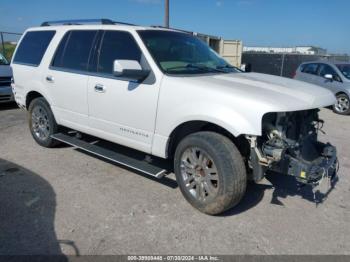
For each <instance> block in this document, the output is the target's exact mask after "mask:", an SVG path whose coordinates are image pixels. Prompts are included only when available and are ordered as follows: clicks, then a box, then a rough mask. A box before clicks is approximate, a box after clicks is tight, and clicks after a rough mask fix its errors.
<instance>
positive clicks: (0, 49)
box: [0, 31, 22, 61]
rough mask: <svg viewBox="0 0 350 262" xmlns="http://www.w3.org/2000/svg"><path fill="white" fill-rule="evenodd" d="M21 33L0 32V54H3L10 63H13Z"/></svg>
mask: <svg viewBox="0 0 350 262" xmlns="http://www.w3.org/2000/svg"><path fill="white" fill-rule="evenodd" d="M21 35H22V34H20V33H13V32H2V31H0V54H2V55H3V56H4V57H5V58H6V59H7V60H8V61H11V58H12V55H13V52H14V51H15V48H16V46H17V43H18V41H19V39H20V38H21Z"/></svg>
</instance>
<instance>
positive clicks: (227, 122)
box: [156, 103, 262, 137]
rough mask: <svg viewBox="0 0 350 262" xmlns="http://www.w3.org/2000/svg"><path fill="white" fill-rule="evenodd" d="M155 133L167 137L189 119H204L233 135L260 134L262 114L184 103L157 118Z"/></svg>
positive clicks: (219, 106)
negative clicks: (246, 113) (245, 114)
mask: <svg viewBox="0 0 350 262" xmlns="http://www.w3.org/2000/svg"><path fill="white" fill-rule="evenodd" d="M158 120H159V121H157V123H162V124H161V125H159V126H158V125H157V130H156V133H158V134H161V135H163V136H167V137H169V136H170V134H171V133H172V132H173V130H175V129H176V127H178V126H179V125H181V124H183V123H186V122H189V121H205V122H209V123H212V124H215V125H218V126H220V127H222V128H224V129H226V130H227V131H229V132H230V133H231V134H232V135H234V136H236V137H237V136H239V135H241V134H249V135H257V136H259V135H261V120H262V115H260V114H257V112H254V114H249V118H247V117H246V116H243V115H242V114H240V113H238V112H236V111H234V110H232V109H231V108H228V107H224V106H222V105H220V104H210V105H208V104H204V103H202V104H198V103H196V105H195V107H194V106H193V105H189V104H184V105H182V106H181V107H177V108H176V110H175V109H174V110H171V111H168V112H167V114H166V115H164V116H163V117H162V119H160V118H159V119H158Z"/></svg>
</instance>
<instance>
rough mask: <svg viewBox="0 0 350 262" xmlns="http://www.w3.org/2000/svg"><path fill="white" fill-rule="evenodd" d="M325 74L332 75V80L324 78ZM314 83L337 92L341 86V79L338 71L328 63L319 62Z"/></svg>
mask: <svg viewBox="0 0 350 262" xmlns="http://www.w3.org/2000/svg"><path fill="white" fill-rule="evenodd" d="M325 75H332V76H333V80H330V79H326V78H325V77H324V76H325ZM316 84H317V85H320V86H323V87H326V88H327V89H329V90H330V91H332V92H333V93H337V92H338V91H339V90H340V89H341V88H342V87H343V81H342V80H341V78H340V76H339V75H338V73H337V72H336V71H335V70H334V68H332V66H330V65H328V64H320V66H319V69H318V75H317V77H316Z"/></svg>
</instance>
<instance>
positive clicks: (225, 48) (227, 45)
mask: <svg viewBox="0 0 350 262" xmlns="http://www.w3.org/2000/svg"><path fill="white" fill-rule="evenodd" d="M242 50H243V44H242V41H239V40H222V41H221V47H220V52H219V54H220V55H221V56H222V57H223V58H225V59H226V60H227V61H228V62H229V63H230V64H231V65H233V66H237V67H240V66H241V62H242Z"/></svg>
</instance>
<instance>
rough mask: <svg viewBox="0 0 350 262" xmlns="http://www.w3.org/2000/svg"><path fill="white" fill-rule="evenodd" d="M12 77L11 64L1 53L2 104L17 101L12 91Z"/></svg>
mask: <svg viewBox="0 0 350 262" xmlns="http://www.w3.org/2000/svg"><path fill="white" fill-rule="evenodd" d="M11 78H12V71H11V68H10V64H9V62H8V61H7V60H6V58H5V57H4V56H3V55H2V54H1V53H0V104H1V103H8V102H14V101H15V100H14V97H13V93H12V87H11Z"/></svg>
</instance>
